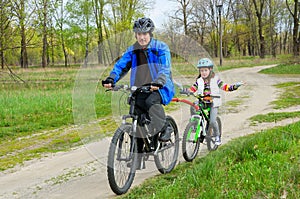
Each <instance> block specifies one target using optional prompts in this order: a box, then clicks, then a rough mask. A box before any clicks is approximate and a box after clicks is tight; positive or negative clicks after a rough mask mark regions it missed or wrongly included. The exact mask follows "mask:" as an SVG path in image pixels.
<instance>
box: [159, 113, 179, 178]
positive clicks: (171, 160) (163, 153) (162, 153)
mask: <svg viewBox="0 0 300 199" xmlns="http://www.w3.org/2000/svg"><path fill="white" fill-rule="evenodd" d="M166 119H167V122H169V124H170V125H171V126H172V128H173V129H174V131H173V132H172V133H171V139H170V140H169V141H167V142H161V143H160V145H159V146H158V147H159V148H158V152H157V154H154V161H155V164H156V167H157V169H158V170H159V172H160V173H163V174H164V173H169V172H171V171H172V170H173V169H174V167H175V165H176V162H177V158H178V152H179V135H178V128H177V125H176V122H175V120H174V119H173V118H172V117H170V116H167V118H166Z"/></svg>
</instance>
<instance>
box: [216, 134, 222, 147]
mask: <svg viewBox="0 0 300 199" xmlns="http://www.w3.org/2000/svg"><path fill="white" fill-rule="evenodd" d="M221 144H222V143H221V138H220V136H216V143H215V145H217V146H220V145H221Z"/></svg>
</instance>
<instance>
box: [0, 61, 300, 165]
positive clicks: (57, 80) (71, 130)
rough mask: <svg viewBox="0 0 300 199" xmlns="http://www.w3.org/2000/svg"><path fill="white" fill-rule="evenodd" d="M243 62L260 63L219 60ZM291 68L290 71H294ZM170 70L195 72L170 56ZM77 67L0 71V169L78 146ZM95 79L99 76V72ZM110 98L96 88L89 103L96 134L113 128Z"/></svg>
mask: <svg viewBox="0 0 300 199" xmlns="http://www.w3.org/2000/svg"><path fill="white" fill-rule="evenodd" d="M249 60H250V61H251V62H253V63H256V64H257V62H258V63H259V64H261V61H257V60H259V59H254V58H251V59H244V60H234V59H232V60H227V61H224V66H222V70H225V69H226V68H228V69H230V68H232V67H234V68H236V67H249V62H250V61H249ZM279 60H282V59H266V60H265V61H264V64H274V63H278V62H279ZM215 62H216V61H215ZM297 67H299V65H297ZM297 67H294V70H295V71H298V68H297ZM219 68H220V67H219ZM173 69H174V71H176V72H177V73H179V74H182V75H187V76H194V74H195V70H196V69H195V67H194V66H192V65H191V64H188V63H184V62H182V61H176V60H174V61H173ZM78 70H79V68H78V67H70V68H63V67H57V68H46V69H41V68H29V69H26V70H22V69H19V68H14V69H13V71H14V73H15V74H16V75H17V76H12V75H10V74H9V73H8V71H6V70H3V71H1V73H0V75H1V76H0V83H1V84H0V158H1V162H0V170H5V169H7V168H11V167H14V166H15V165H17V164H22V163H23V162H24V161H26V160H30V159H33V158H36V157H40V156H42V155H43V154H44V153H47V152H56V151H61V150H68V149H70V148H71V147H73V146H78V145H81V144H82V142H81V141H82V139H85V136H89V135H85V134H83V133H82V132H79V130H77V129H76V124H75V123H74V118H73V104H72V100H73V99H72V94H73V92H74V85H75V80H76V75H77V73H78ZM17 77H19V78H20V79H22V81H21V80H20V79H19V78H17ZM101 78H102V79H103V78H104V77H101V76H99V79H101ZM294 86H297V85H294ZM291 98H292V97H291ZM110 102H111V93H110V92H105V91H104V89H103V88H102V87H101V86H98V88H97V90H96V92H95V101H94V103H95V112H96V118H97V119H99V122H96V123H97V125H98V126H101V131H99V132H98V131H97V132H93V133H94V134H95V137H97V136H96V134H97V135H99V134H105V133H107V132H113V131H114V130H115V129H116V127H117V124H116V123H114V121H113V119H112V118H111V115H112V109H111V105H110ZM296 102H297V100H296ZM280 103H281V102H280ZM170 108H172V107H170ZM173 108H174V107H173ZM175 108H176V107H175ZM114 111H115V110H114ZM74 125H75V126H74ZM66 129H68V130H66ZM89 133H92V131H89Z"/></svg>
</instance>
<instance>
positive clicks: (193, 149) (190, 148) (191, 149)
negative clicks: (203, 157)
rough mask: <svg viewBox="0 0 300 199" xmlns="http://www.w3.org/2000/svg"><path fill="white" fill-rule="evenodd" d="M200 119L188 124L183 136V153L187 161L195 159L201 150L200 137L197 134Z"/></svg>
mask: <svg viewBox="0 0 300 199" xmlns="http://www.w3.org/2000/svg"><path fill="white" fill-rule="evenodd" d="M197 126H198V121H196V120H194V121H191V122H189V123H188V124H187V126H186V128H185V130H184V133H183V138H182V154H183V157H184V159H185V160H186V161H188V162H191V161H193V160H194V159H195V158H196V156H197V154H198V151H199V147H200V138H198V136H199V135H197V133H196V131H197Z"/></svg>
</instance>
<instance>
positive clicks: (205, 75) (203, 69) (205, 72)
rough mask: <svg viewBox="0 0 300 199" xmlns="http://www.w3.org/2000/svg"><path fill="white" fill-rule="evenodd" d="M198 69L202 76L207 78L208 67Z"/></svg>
mask: <svg viewBox="0 0 300 199" xmlns="http://www.w3.org/2000/svg"><path fill="white" fill-rule="evenodd" d="M199 71H200V74H201V77H202V78H207V77H208V76H209V73H210V68H200V69H199Z"/></svg>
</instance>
